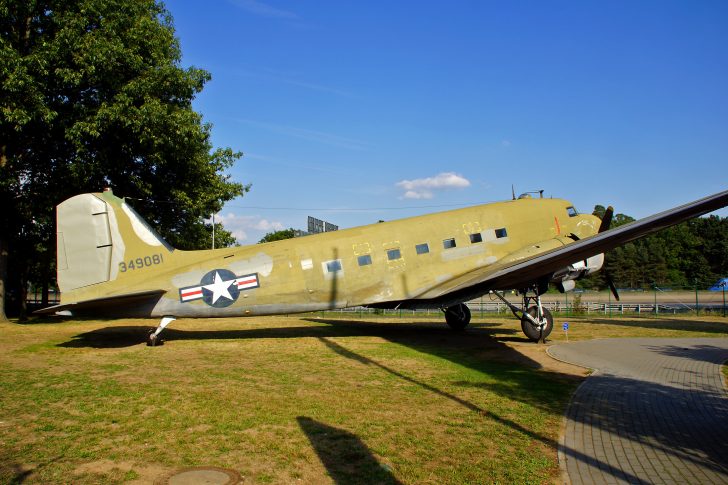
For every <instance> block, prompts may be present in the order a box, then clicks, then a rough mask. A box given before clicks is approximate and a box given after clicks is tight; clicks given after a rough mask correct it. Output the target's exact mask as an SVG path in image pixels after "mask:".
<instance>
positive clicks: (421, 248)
mask: <svg viewBox="0 0 728 485" xmlns="http://www.w3.org/2000/svg"><path fill="white" fill-rule="evenodd" d="M415 250H416V251H417V254H427V253H429V252H430V246H429V245H428V244H427V243H422V244H418V245H417V246H415Z"/></svg>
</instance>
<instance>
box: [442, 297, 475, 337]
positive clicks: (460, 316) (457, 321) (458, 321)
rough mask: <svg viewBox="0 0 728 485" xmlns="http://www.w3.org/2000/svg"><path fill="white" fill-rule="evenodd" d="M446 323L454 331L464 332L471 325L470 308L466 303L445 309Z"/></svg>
mask: <svg viewBox="0 0 728 485" xmlns="http://www.w3.org/2000/svg"><path fill="white" fill-rule="evenodd" d="M442 311H443V312H444V313H445V321H446V322H447V324H448V325H450V328H452V329H453V330H462V329H464V328H465V327H467V326H468V324H469V323H470V308H468V305H466V304H465V303H458V304H457V305H453V306H449V307H447V308H443V309H442Z"/></svg>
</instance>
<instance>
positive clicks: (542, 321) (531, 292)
mask: <svg viewBox="0 0 728 485" xmlns="http://www.w3.org/2000/svg"><path fill="white" fill-rule="evenodd" d="M520 293H521V295H522V296H523V303H522V305H521V308H518V307H517V306H516V305H514V304H512V303H511V302H509V301H508V300H506V299H505V297H504V296H503V295H501V294H500V293H498V292H497V291H494V292H493V294H494V295H495V296H497V297H498V298H500V299H501V301H502V302H503V303H505V304H506V305H507V306H508V308H510V310H511V312H513V315H514V316H515V317H516V318H518V319H519V320H521V330H523V333H524V334H525V335H526V337H528V338H529V339H530V340H532V341H534V342H538V343H545V342H546V337H548V336H549V335H550V334H551V330H553V329H554V317H553V316H552V315H551V312H550V311H549V310H548V308H544V307H543V306H542V305H541V292H540V291H539V288H538V286H533V287H531V288H526V289H525V290H521V291H520Z"/></svg>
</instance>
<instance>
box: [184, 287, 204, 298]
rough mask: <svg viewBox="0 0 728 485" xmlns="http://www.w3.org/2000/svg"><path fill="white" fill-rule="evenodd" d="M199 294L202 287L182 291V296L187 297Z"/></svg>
mask: <svg viewBox="0 0 728 485" xmlns="http://www.w3.org/2000/svg"><path fill="white" fill-rule="evenodd" d="M201 294H202V288H200V289H199V290H194V291H188V292H187V293H182V298H187V297H188V296H193V295H201Z"/></svg>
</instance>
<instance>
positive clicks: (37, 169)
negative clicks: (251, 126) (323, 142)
mask: <svg viewBox="0 0 728 485" xmlns="http://www.w3.org/2000/svg"><path fill="white" fill-rule="evenodd" d="M180 64H181V51H180V47H179V42H178V40H177V39H176V38H175V33H174V27H173V24H172V19H171V16H170V15H169V12H168V11H167V10H166V9H165V8H164V6H163V4H162V3H161V2H158V1H156V0H77V1H74V2H65V1H58V0H25V1H22V2H17V1H13V0H0V206H1V207H2V208H3V210H2V211H0V239H1V238H5V240H4V241H3V242H0V247H3V245H5V246H7V247H8V249H9V264H10V266H9V274H12V275H19V278H20V280H27V279H28V278H31V279H33V280H34V281H36V282H37V283H38V282H39V280H45V281H48V280H50V279H52V275H53V274H54V271H53V269H52V268H53V267H54V264H53V258H54V255H55V229H54V224H55V220H54V208H55V206H56V205H57V204H58V203H60V202H61V201H63V200H64V199H66V198H68V197H71V196H73V195H76V194H79V193H84V192H97V191H100V190H101V189H102V188H104V187H106V186H108V187H112V188H113V190H114V192H115V193H116V194H117V195H120V196H125V197H129V198H131V199H132V200H130V203H131V204H132V205H133V206H134V208H135V209H136V210H137V212H139V213H140V214H141V215H142V216H143V217H145V218H146V219H147V220H148V221H149V222H150V223H151V224H152V225H153V226H154V227H155V228H156V229H157V230H158V231H159V232H160V233H161V234H162V235H163V236H164V237H165V238H166V239H167V240H168V241H169V242H170V243H171V244H172V245H173V246H176V247H179V248H182V249H193V248H199V247H207V246H208V244H209V241H210V232H211V226H210V225H209V224H205V222H204V220H203V219H204V217H206V216H209V215H210V214H212V213H213V212H218V211H219V210H220V209H221V208H222V205H223V203H224V202H225V201H228V200H230V199H232V198H234V197H236V196H239V195H242V194H243V193H244V192H246V191H247V190H248V188H249V187H248V186H244V185H242V184H240V183H236V182H233V181H231V180H230V178H229V176H228V175H225V171H226V170H227V169H229V168H230V167H231V166H232V165H233V163H234V162H235V160H237V159H238V158H239V157H240V156H241V154H240V153H237V152H234V151H233V150H232V149H230V148H221V149H213V146H212V144H211V141H210V130H211V126H210V125H209V124H206V123H204V122H203V120H202V117H201V115H200V114H198V113H196V112H195V111H194V110H193V109H192V100H193V98H194V97H195V95H196V94H197V93H199V92H200V91H201V90H202V89H203V87H204V85H205V83H206V82H207V81H208V80H209V79H210V74H209V73H208V72H206V71H204V70H202V69H198V68H195V67H189V68H183V67H181V65H180ZM134 199H136V200H134ZM218 231H220V229H218ZM219 234H220V236H221V240H227V241H229V240H231V239H232V238H230V237H229V236H230V235H229V234H227V237H225V235H224V234H222V233H219ZM31 262H32V263H31ZM2 267H3V265H2V264H0V268H2ZM2 280H3V275H2V274H0V281H2ZM1 284H2V283H1V282H0V285H1ZM24 284H25V281H17V282H16V286H17V285H20V286H19V288H20V289H21V291H22V288H23V285H24ZM0 310H2V300H1V297H0Z"/></svg>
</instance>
